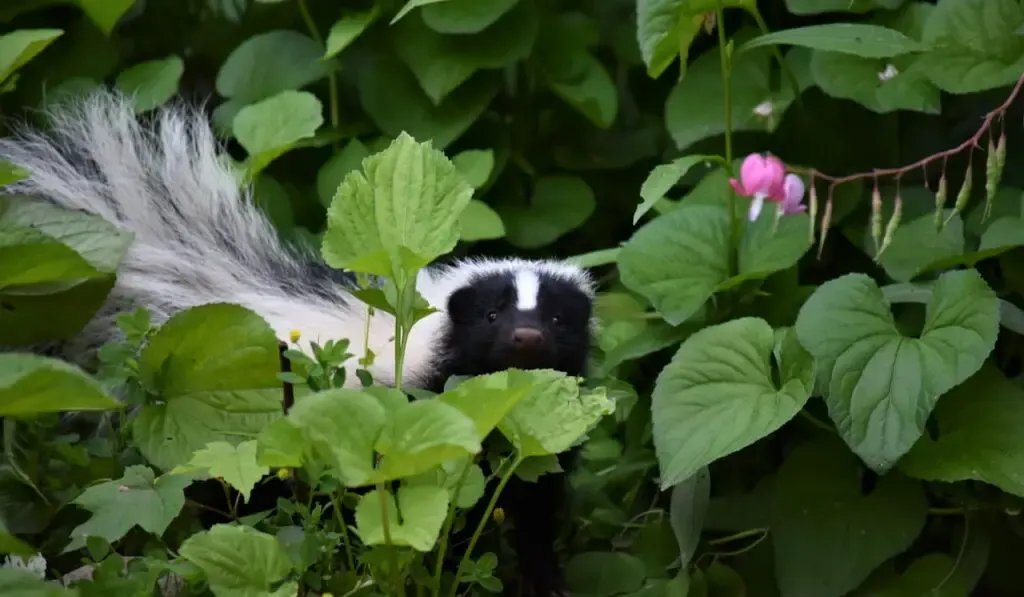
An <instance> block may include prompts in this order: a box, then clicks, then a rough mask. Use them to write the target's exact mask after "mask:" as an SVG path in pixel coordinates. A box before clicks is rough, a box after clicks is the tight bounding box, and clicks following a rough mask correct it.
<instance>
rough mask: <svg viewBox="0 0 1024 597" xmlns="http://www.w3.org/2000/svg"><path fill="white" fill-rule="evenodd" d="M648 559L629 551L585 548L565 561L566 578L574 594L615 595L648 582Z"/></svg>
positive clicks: (606, 596) (631, 590)
mask: <svg viewBox="0 0 1024 597" xmlns="http://www.w3.org/2000/svg"><path fill="white" fill-rule="evenodd" d="M644 576H645V575H644V563H643V562H642V561H641V560H639V559H638V558H637V557H636V556H633V555H630V554H628V553H617V552H611V551H585V552H583V553H578V554H576V555H574V556H573V557H572V558H571V559H570V560H569V561H568V562H566V565H565V577H566V578H565V582H566V585H568V588H569V589H570V590H572V592H573V593H574V594H580V595H592V596H593V597H611V596H612V595H621V594H626V593H631V592H633V591H636V590H637V589H639V588H640V587H641V586H642V585H643V582H644Z"/></svg>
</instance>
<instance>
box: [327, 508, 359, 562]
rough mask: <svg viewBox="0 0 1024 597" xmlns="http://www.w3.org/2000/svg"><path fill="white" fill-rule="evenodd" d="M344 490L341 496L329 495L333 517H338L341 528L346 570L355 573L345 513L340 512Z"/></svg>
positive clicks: (354, 560)
mask: <svg viewBox="0 0 1024 597" xmlns="http://www.w3.org/2000/svg"><path fill="white" fill-rule="evenodd" d="M345 491H346V490H345V489H342V490H341V496H340V497H339V496H337V495H335V494H334V493H331V505H332V506H334V515H335V516H337V517H338V526H340V527H341V538H342V539H343V540H344V541H345V562H346V563H347V564H348V569H349V570H352V571H355V569H356V559H355V557H354V556H353V555H352V542H351V540H350V539H349V536H348V525H346V524H345V513H344V512H342V511H341V502H343V501H345Z"/></svg>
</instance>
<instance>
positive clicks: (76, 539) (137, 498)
mask: <svg viewBox="0 0 1024 597" xmlns="http://www.w3.org/2000/svg"><path fill="white" fill-rule="evenodd" d="M191 482H192V479H190V478H188V477H182V476H178V475H163V476H161V477H156V476H155V475H154V474H153V469H151V468H149V467H148V466H141V465H132V466H129V467H128V468H126V469H125V471H124V476H122V477H121V478H120V479H116V480H113V481H106V482H104V483H100V484H98V485H93V486H92V487H90V488H88V489H86V490H85V491H83V492H82V494H81V495H80V496H78V497H77V498H75V500H74V503H76V504H78V505H79V506H81V507H83V508H85V509H86V510H88V511H90V512H92V517H91V518H89V520H87V521H86V522H84V523H83V524H81V525H79V526H78V527H76V528H75V530H73V531H71V544H70V545H69V546H68V547H67V550H68V551H71V550H75V549H80V548H82V547H84V546H85V539H86V538H87V537H101V538H103V539H106V540H107V541H108V542H110V543H113V542H114V541H117V540H118V539H120V538H121V537H124V536H125V535H126V534H128V531H130V530H131V529H132V527H134V526H136V525H138V526H139V527H140V528H141V529H143V530H145V531H147V532H149V533H153V534H154V535H156V536H157V537H159V536H160V535H163V533H164V531H165V530H167V527H168V526H170V524H171V521H172V520H174V517H175V516H177V515H178V512H180V511H181V509H182V507H183V506H184V505H185V487H186V486H187V485H188V484H189V483H191Z"/></svg>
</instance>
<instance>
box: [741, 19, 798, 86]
mask: <svg viewBox="0 0 1024 597" xmlns="http://www.w3.org/2000/svg"><path fill="white" fill-rule="evenodd" d="M751 14H752V15H753V16H754V21H756V22H757V27H758V28H759V29H760V30H761V33H762V34H763V35H767V34H769V33H771V31H769V30H768V24H767V23H765V22H764V17H762V16H761V11H759V10H757V7H756V6H755V7H754V10H753V11H751ZM770 47H771V50H772V54H773V55H774V56H775V60H777V61H778V62H779V68H781V69H782V72H783V73H784V74H785V76H786V78H787V79H789V85H790V86H791V87H792V88H793V99H795V100H796V101H798V102H799V101H800V82H799V81H797V80H796V73H794V72H793V69H791V68H789V64H788V63H787V62H786V58H785V57H784V56H783V55H782V51H781V50H779V46H776V45H772V46H770Z"/></svg>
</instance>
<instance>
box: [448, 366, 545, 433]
mask: <svg viewBox="0 0 1024 597" xmlns="http://www.w3.org/2000/svg"><path fill="white" fill-rule="evenodd" d="M549 373H550V372H544V371H542V372H537V373H529V372H524V371H517V370H510V371H499V372H497V373H491V374H489V375H477V376H475V377H472V378H470V379H467V380H466V381H463V382H462V383H460V384H459V385H457V386H455V387H454V388H452V389H450V390H448V391H446V392H444V393H442V394H440V395H438V396H437V400H439V401H440V402H444V403H445V404H449V405H451V406H454V407H455V408H457V409H459V411H461V412H462V413H463V414H464V415H466V416H467V417H469V418H470V419H472V420H473V421H474V422H475V423H476V432H477V436H478V437H487V436H488V435H489V434H490V433H491V431H492V430H493V429H494V428H495V426H497V425H498V423H499V422H500V421H502V420H503V419H505V418H506V416H507V415H508V413H509V412H510V411H511V410H512V409H513V408H515V407H516V405H517V404H519V402H520V401H522V400H523V398H525V397H526V396H527V394H528V393H529V392H530V391H531V390H532V389H533V388H534V386H535V385H536V384H538V383H541V382H543V381H544V380H545V379H546V378H548V377H549Z"/></svg>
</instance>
